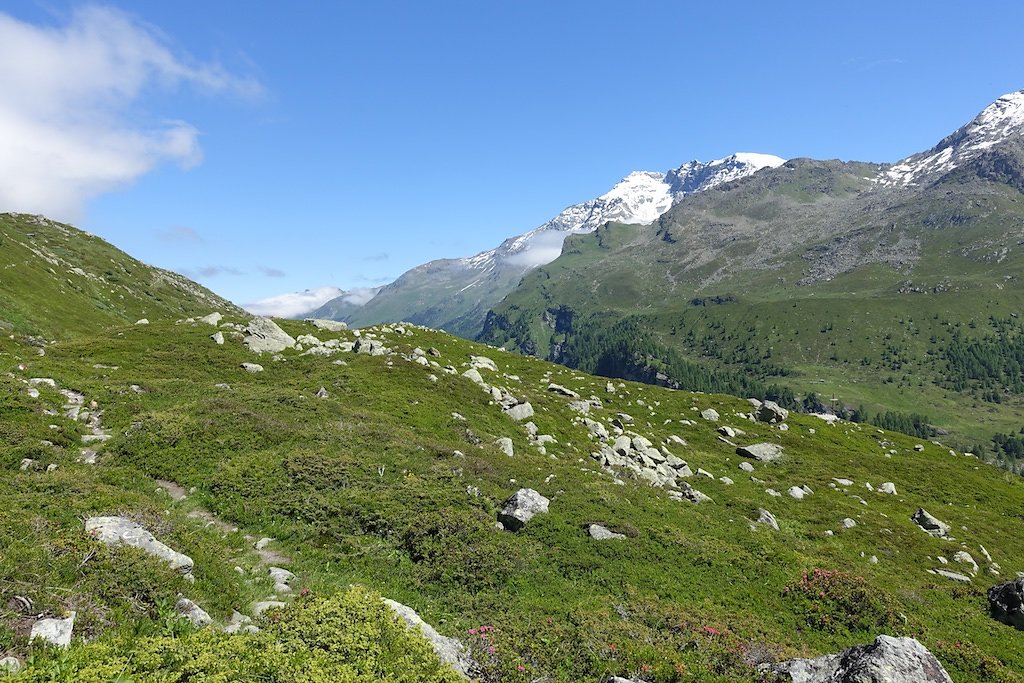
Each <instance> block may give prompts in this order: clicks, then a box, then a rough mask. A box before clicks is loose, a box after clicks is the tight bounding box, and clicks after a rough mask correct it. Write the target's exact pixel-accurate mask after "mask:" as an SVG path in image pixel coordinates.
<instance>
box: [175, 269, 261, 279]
mask: <svg viewBox="0 0 1024 683" xmlns="http://www.w3.org/2000/svg"><path fill="white" fill-rule="evenodd" d="M178 272H180V273H181V274H182V275H185V276H186V277H191V278H211V277H217V276H218V275H245V273H244V272H243V271H241V270H238V269H237V268H232V267H231V266H196V267H195V268H182V269H180V270H179V271H178Z"/></svg>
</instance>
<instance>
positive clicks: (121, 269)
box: [0, 213, 237, 336]
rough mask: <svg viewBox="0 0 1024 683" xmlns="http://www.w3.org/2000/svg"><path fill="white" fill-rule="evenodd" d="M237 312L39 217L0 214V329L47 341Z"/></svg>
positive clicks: (188, 283) (203, 290) (185, 283)
mask: <svg viewBox="0 0 1024 683" xmlns="http://www.w3.org/2000/svg"><path fill="white" fill-rule="evenodd" d="M211 308H219V309H221V310H227V311H237V309H236V308H235V307H234V306H233V305H232V304H231V303H229V302H228V301H226V300H224V299H222V298H220V297H219V296H217V295H216V294H214V293H213V292H211V291H209V290H208V289H206V288H205V287H202V286H200V285H198V284H196V283H195V282H192V281H191V280H189V279H187V278H184V277H182V276H181V275H178V274H177V273H172V272H170V271H166V270H161V269H159V268H153V267H151V266H147V265H146V264H144V263H142V262H140V261H137V260H135V259H133V258H131V257H130V256H128V255H127V254H125V253H124V252H121V251H119V250H118V249H115V248H114V247H112V246H111V245H110V244H108V243H106V242H104V241H103V240H101V239H99V238H98V237H93V236H91V235H87V234H86V233H84V232H82V231H81V230H78V229H77V228H74V227H72V226H70V225H64V224H61V223H56V222H54V221H51V220H48V219H45V218H43V217H41V216H31V215H27V214H10V213H7V214H0V330H7V331H10V330H16V331H18V332H36V333H42V334H46V335H49V336H54V335H57V334H60V335H66V334H68V333H82V332H88V331H94V330H95V329H96V328H97V327H101V326H109V325H112V324H123V323H125V322H135V321H136V320H139V319H141V318H145V317H147V316H151V317H168V316H179V317H187V316H189V315H192V314H195V313H196V312H198V311H208V310H209V309H211Z"/></svg>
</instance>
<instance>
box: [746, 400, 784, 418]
mask: <svg viewBox="0 0 1024 683" xmlns="http://www.w3.org/2000/svg"><path fill="white" fill-rule="evenodd" d="M754 417H755V418H757V421H758V422H767V423H769V424H778V423H780V422H782V421H784V420H785V419H786V418H787V417H789V411H788V410H786V409H785V408H783V407H782V406H780V405H779V404H778V403H776V402H775V401H765V402H764V403H762V404H761V405H759V406H758V407H757V412H755V413H754Z"/></svg>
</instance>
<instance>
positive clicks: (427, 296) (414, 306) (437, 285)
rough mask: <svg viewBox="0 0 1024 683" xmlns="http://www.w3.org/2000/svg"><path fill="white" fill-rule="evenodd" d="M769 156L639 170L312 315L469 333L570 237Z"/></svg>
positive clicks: (645, 212) (638, 217)
mask: <svg viewBox="0 0 1024 683" xmlns="http://www.w3.org/2000/svg"><path fill="white" fill-rule="evenodd" d="M782 162H783V160H782V159H780V158H778V157H775V156H771V155H768V154H751V153H738V154H733V155H732V156H729V157H726V158H724V159H716V160H714V161H709V162H700V161H691V162H688V163H686V164H683V165H682V166H680V167H679V168H676V169H673V170H671V171H668V172H667V173H660V172H650V171H637V172H634V173H631V174H630V175H628V176H626V177H625V178H624V179H622V180H621V181H620V182H619V183H617V184H616V185H615V187H613V188H612V189H611V190H610V191H608V192H607V193H605V194H603V195H601V196H600V197H598V198H596V199H591V200H589V201H586V202H583V203H581V204H574V205H573V206H570V207H568V208H567V209H565V210H564V211H562V212H561V213H560V214H558V215H557V216H555V217H554V218H553V219H551V220H550V221H548V222H547V223H545V224H544V225H542V226H540V227H538V228H536V229H534V230H531V231H530V232H528V233H526V234H523V235H519V236H517V237H512V238H509V239H507V240H505V241H504V242H503V243H502V244H501V245H500V246H498V247H497V248H495V249H491V250H489V251H485V252H481V253H479V254H477V255H475V256H470V257H467V258H460V259H443V260H439V261H431V262H429V263H425V264H423V265H421V266H418V267H416V268H414V269H412V270H410V271H408V272H406V273H404V274H403V275H402V276H401V277H399V278H398V279H397V280H395V282H393V283H391V284H389V285H387V286H385V287H384V288H383V289H382V290H381V291H380V292H379V293H378V294H377V295H376V296H375V297H374V298H372V299H370V300H369V301H368V302H367V303H366V304H365V305H362V306H356V307H353V306H351V305H350V304H346V303H345V302H344V301H340V300H335V301H331V302H329V303H328V304H326V305H325V306H323V307H322V308H320V309H319V310H318V311H316V312H315V313H314V315H315V316H317V317H322V318H330V319H333V320H344V321H345V322H348V323H351V324H353V325H357V326H360V325H371V324H377V323H381V322H396V321H400V320H408V321H411V322H415V323H419V324H423V325H427V326H429V327H433V328H438V329H445V330H448V331H450V332H453V333H456V334H461V335H462V336H468V337H472V336H475V335H476V334H477V333H478V332H479V331H480V326H481V324H482V323H483V320H484V316H485V314H486V312H487V310H488V309H489V308H490V307H491V306H493V305H494V304H496V303H497V302H498V301H500V300H501V298H502V297H503V296H505V294H507V293H508V292H509V291H511V290H512V289H513V288H514V287H515V286H516V285H517V284H518V283H519V280H520V279H521V278H522V276H523V275H524V274H525V273H527V272H529V271H530V270H531V269H533V268H535V267H537V266H539V265H543V264H545V263H548V262H550V261H552V260H554V259H555V258H556V257H557V256H558V254H559V252H560V251H561V247H562V242H563V241H564V240H565V238H566V237H567V236H568V235H573V234H579V233H587V232H592V231H593V230H595V229H597V228H598V227H599V226H601V225H603V224H604V223H606V222H608V221H617V222H620V223H629V224H634V223H650V222H652V221H654V220H655V219H657V218H658V216H660V215H661V214H663V213H665V211H667V210H668V209H669V208H670V207H671V206H672V204H673V203H674V202H676V201H678V200H679V199H680V198H682V197H684V196H686V195H689V194H693V193H696V192H702V191H705V190H708V189H710V188H713V187H717V186H718V185H721V184H722V183H726V182H729V181H732V180H736V179H738V178H743V177H745V176H748V175H750V174H752V173H755V172H756V171H758V170H760V169H762V168H771V167H775V166H778V165H780V164H781V163H782Z"/></svg>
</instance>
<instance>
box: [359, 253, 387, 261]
mask: <svg viewBox="0 0 1024 683" xmlns="http://www.w3.org/2000/svg"><path fill="white" fill-rule="evenodd" d="M389 258H391V254H389V253H387V252H385V251H381V252H378V253H376V254H370V255H369V256H364V257H363V260H364V261H387V260H388V259H389Z"/></svg>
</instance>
